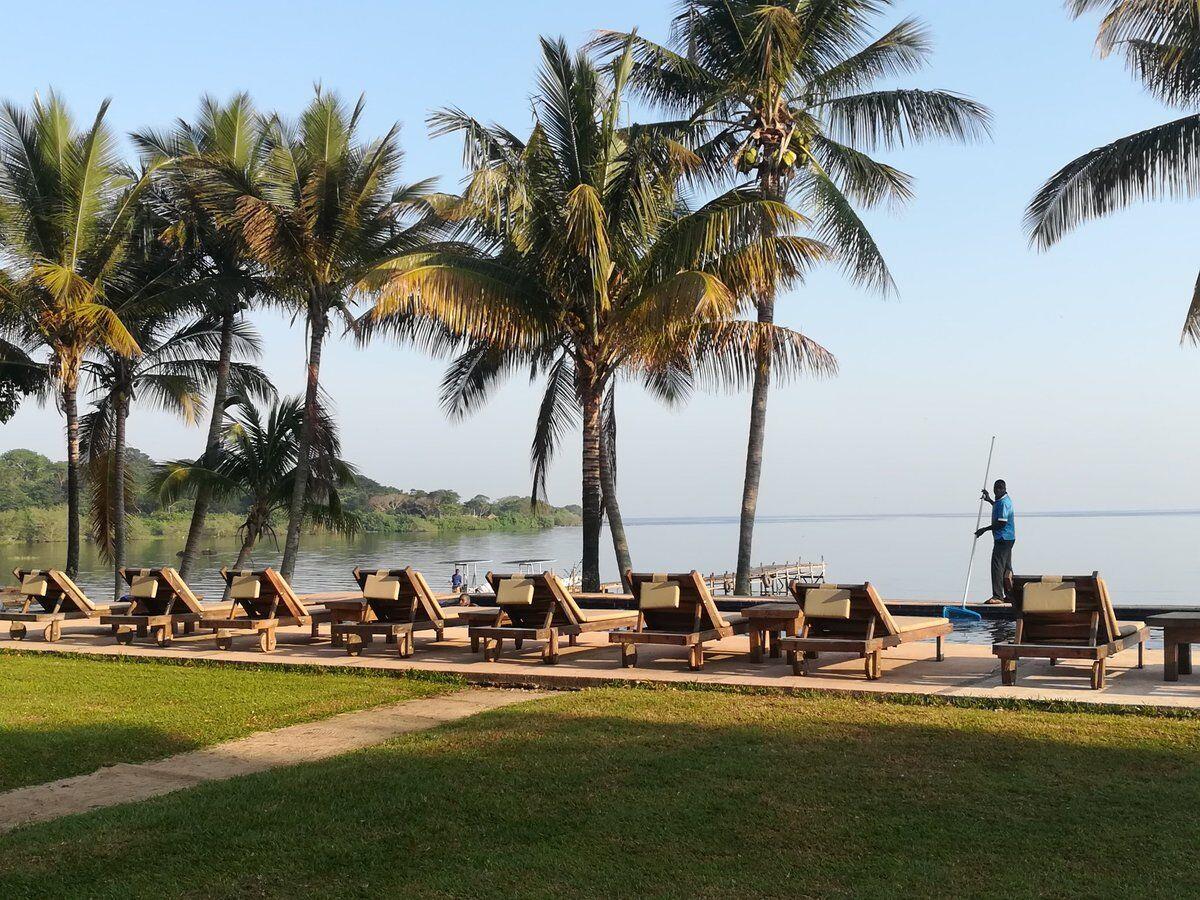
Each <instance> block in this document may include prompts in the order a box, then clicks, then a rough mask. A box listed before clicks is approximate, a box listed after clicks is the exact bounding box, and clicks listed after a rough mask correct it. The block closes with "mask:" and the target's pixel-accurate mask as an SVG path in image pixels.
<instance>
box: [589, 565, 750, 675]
mask: <svg viewBox="0 0 1200 900" xmlns="http://www.w3.org/2000/svg"><path fill="white" fill-rule="evenodd" d="M625 581H626V583H627V584H629V585H631V586H632V587H633V590H634V594H635V596H637V598H638V620H637V626H636V627H635V629H634V630H633V631H614V632H611V633H610V634H609V636H608V640H609V643H612V644H620V645H621V665H622V666H624V667H626V668H628V667H630V666H634V665H637V645H638V644H668V645H673V646H678V647H687V648H688V668H690V669H691V670H692V671H698V670H699V669H701V668H702V667H703V666H704V643H705V641H719V640H721V638H726V637H729V636H731V635H735V634H745V633H746V631H747V630H748V628H749V625H750V623H749V621H748V620H747V619H746V617H745V616H743V615H742V614H740V613H722V612H721V611H720V610H718V609H717V604H716V602H715V601H714V600H713V597H712V594H711V593H710V592H709V590H708V585H707V584H705V583H704V579H703V578H702V577H701V575H700V573H699V572H697V571H695V570H693V571H691V572H687V573H684V574H677V575H668V574H654V575H652V574H648V573H636V572H629V573H627V574H626V577H625Z"/></svg>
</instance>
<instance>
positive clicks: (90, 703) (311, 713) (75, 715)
mask: <svg viewBox="0 0 1200 900" xmlns="http://www.w3.org/2000/svg"><path fill="white" fill-rule="evenodd" d="M446 687H447V684H440V685H439V684H438V683H436V682H433V681H416V680H408V679H403V678H380V677H365V678H364V677H361V676H358V675H353V674H350V675H345V674H325V673H320V672H312V673H310V672H303V671H301V672H288V671H280V670H277V669H267V668H262V669H253V670H245V669H235V668H233V667H215V666H178V665H164V664H161V663H153V662H117V661H110V660H88V659H78V658H75V659H72V658H71V657H69V656H60V655H57V654H54V655H51V654H46V655H41V654H37V655H35V654H22V653H0V790H8V789H10V788H14V787H20V786H22V785H27V784H37V783H39V782H43V781H53V780H54V779H56V778H64V777H66V776H69V775H80V774H83V773H86V772H92V771H95V770H96V769H98V768H100V767H101V766H106V765H111V764H113V763H117V762H142V761H144V760H148V759H156V758H158V757H162V756H167V755H169V754H172V753H179V752H181V751H184V750H192V749H195V748H196V747H201V746H204V745H206V744H214V743H217V742H219V741H224V740H229V739H230V738H236V737H241V736H243V735H246V734H250V733H251V732H254V731H261V730H263V729H267V728H278V727H280V726H282V725H291V724H294V723H296V722H307V721H311V720H313V719H320V718H324V717H325V716H330V715H333V714H334V713H339V712H345V711H346V710H350V709H361V708H365V707H368V706H376V705H378V704H380V703H388V702H392V701H400V700H407V699H411V698H416V697H424V696H428V695H430V694H433V693H436V692H437V691H440V690H445V689H446ZM0 893H2V892H0Z"/></svg>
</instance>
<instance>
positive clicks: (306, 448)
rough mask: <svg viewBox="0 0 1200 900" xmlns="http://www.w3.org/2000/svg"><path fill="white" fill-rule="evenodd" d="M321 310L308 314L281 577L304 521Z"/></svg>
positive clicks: (292, 564)
mask: <svg viewBox="0 0 1200 900" xmlns="http://www.w3.org/2000/svg"><path fill="white" fill-rule="evenodd" d="M325 324H326V323H325V313H324V311H322V312H320V313H319V314H317V315H314V316H312V318H311V334H310V336H309V346H308V374H307V379H306V382H305V388H304V425H303V427H302V428H301V429H300V444H299V447H298V448H297V454H298V456H297V459H296V484H295V486H294V487H293V488H292V502H291V505H290V506H289V507H288V530H287V539H286V540H285V541H284V544H283V563H282V565H280V567H279V570H280V573H281V574H282V575H283V577H284V578H291V577H292V572H293V571H295V568H296V556H297V555H298V554H299V552H300V527H301V526H302V525H303V524H304V499H305V496H306V495H307V493H308V469H309V452H310V449H311V447H312V439H313V432H314V431H315V430H316V422H317V398H318V391H319V390H320V386H321V385H320V376H321V347H322V345H323V344H324V342H325Z"/></svg>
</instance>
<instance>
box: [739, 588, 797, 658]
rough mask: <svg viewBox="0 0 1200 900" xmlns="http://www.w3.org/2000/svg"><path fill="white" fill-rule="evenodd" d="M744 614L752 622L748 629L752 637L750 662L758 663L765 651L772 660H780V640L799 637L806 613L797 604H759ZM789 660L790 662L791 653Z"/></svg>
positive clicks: (743, 611)
mask: <svg viewBox="0 0 1200 900" xmlns="http://www.w3.org/2000/svg"><path fill="white" fill-rule="evenodd" d="M742 613H743V615H745V617H746V618H747V619H749V621H750V627H749V628H748V629H747V633H748V634H749V635H750V660H751V661H752V662H756V663H757V662H762V661H763V651H764V650H766V651H767V653H768V654H769V655H770V657H771V658H772V659H778V658H779V656H780V649H779V638H780V637H781V636H783V635H789V636H793V637H794V636H795V635H798V634H799V633H800V626H801V625H802V624H803V622H804V612H803V611H802V610H801V609H800V605H799V604H797V603H759V604H757V605H756V606H748V607H746V608H745V609H744V610H742ZM788 659H789V662H790V661H791V653H789V654H788Z"/></svg>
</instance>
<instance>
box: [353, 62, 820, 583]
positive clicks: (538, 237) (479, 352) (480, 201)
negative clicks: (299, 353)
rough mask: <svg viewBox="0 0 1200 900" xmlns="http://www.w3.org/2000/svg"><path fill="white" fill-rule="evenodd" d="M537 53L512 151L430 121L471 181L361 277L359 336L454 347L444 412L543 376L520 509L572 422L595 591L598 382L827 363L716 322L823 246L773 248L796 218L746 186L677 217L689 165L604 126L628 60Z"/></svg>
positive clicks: (606, 387)
mask: <svg viewBox="0 0 1200 900" xmlns="http://www.w3.org/2000/svg"><path fill="white" fill-rule="evenodd" d="M542 54H543V63H542V68H541V72H540V75H539V80H538V86H539V90H538V92H537V94H536V96H535V97H534V102H533V117H534V126H533V130H532V133H531V134H530V136H529V138H528V139H527V140H524V141H522V140H521V139H519V138H517V137H516V136H515V135H514V134H513V133H512V132H510V131H508V130H507V129H504V128H502V127H500V126H485V125H483V124H482V123H481V122H480V121H479V120H477V119H474V118H471V117H470V116H468V115H466V114H465V113H462V112H460V111H458V110H453V109H452V110H443V111H441V112H438V113H435V114H434V115H433V116H432V117H431V120H430V124H431V128H432V131H433V133H434V134H447V133H459V134H462V135H463V138H464V146H465V158H466V162H467V164H468V167H469V169H470V170H471V173H470V178H469V181H468V184H467V187H466V190H465V191H464V193H463V194H462V195H461V196H458V197H440V198H437V199H436V200H435V201H434V205H435V207H436V208H437V209H438V210H439V212H440V213H441V214H442V215H443V216H444V217H445V219H446V221H447V223H448V224H447V227H448V228H449V229H450V231H451V233H450V234H449V235H448V236H447V238H446V239H445V240H442V241H439V242H435V243H431V244H428V245H426V246H424V247H422V248H420V250H419V251H417V252H414V253H411V254H408V255H407V256H406V257H404V258H403V259H402V260H399V261H397V262H396V263H394V264H393V265H391V266H389V267H388V269H387V270H386V271H383V272H380V273H379V274H378V279H379V281H378V284H379V287H380V294H379V297H378V299H377V300H376V304H375V308H374V310H373V311H372V312H371V313H370V314H368V316H366V317H365V319H364V322H363V326H364V331H365V332H367V333H369V332H370V331H373V330H375V329H384V330H387V331H390V332H391V333H393V334H395V335H396V336H398V337H401V338H407V339H410V340H414V341H416V342H418V343H420V344H422V345H425V346H433V347H442V348H453V349H456V350H459V351H461V352H459V355H458V357H457V358H456V359H455V361H454V362H453V364H452V365H451V366H450V368H449V370H448V371H447V373H446V376H445V379H444V381H443V396H442V399H443V405H444V407H445V408H446V410H447V411H448V412H449V413H450V414H451V415H452V416H461V415H463V414H465V413H466V412H468V411H470V410H472V409H474V408H475V407H476V406H477V405H478V404H479V403H480V402H481V401H483V400H484V399H485V398H486V397H487V396H488V394H489V393H490V391H491V389H492V388H494V387H495V386H496V385H497V384H498V383H499V381H500V380H501V379H502V378H503V377H504V376H505V375H507V374H509V373H511V372H512V371H514V370H516V369H519V368H526V369H528V370H529V371H530V372H531V374H532V375H533V376H534V377H535V378H544V380H545V384H546V388H545V393H544V395H543V400H542V402H541V405H540V409H539V411H538V417H537V426H536V433H535V438H534V443H533V449H532V462H533V482H534V487H533V499H534V501H535V502H537V501H538V500H539V499H540V498H541V496H542V495H543V494H544V487H545V476H546V470H547V467H548V464H549V462H550V459H551V457H552V454H553V452H554V449H555V447H556V446H557V444H558V443H559V441H560V440H561V439H562V437H563V436H564V435H565V434H566V433H568V432H570V431H571V430H572V429H573V427H574V426H575V425H576V424H578V425H579V426H581V430H582V438H583V448H582V449H583V466H582V495H583V498H582V503H583V587H584V590H590V591H594V590H597V589H598V587H599V582H600V570H599V542H600V530H601V509H602V487H601V484H602V478H601V468H602V467H601V445H602V436H603V431H604V429H603V422H604V406H605V400H606V397H607V396H608V394H609V391H610V390H611V387H612V385H613V382H614V378H615V376H616V375H617V374H618V373H620V372H625V373H628V374H630V375H633V376H636V377H639V378H640V379H641V380H642V381H643V383H645V384H646V385H647V387H649V388H650V389H651V390H652V391H654V392H655V393H656V394H657V395H659V396H661V397H664V398H667V399H675V398H679V397H681V396H682V395H684V394H685V393H686V392H687V390H688V389H689V388H690V386H691V385H692V384H693V383H694V382H695V381H696V380H697V379H699V380H705V379H708V378H711V377H712V376H713V375H714V374H728V375H730V376H733V375H736V373H738V372H740V371H744V368H745V367H744V360H745V352H746V350H747V348H748V347H751V346H753V345H754V343H755V342H756V341H757V340H758V339H759V337H760V336H765V337H769V338H770V340H771V343H772V346H773V347H774V348H775V350H776V352H777V358H778V359H779V360H780V361H781V362H786V363H788V364H789V365H790V367H791V368H802V367H805V366H812V367H821V366H824V365H827V364H828V355H827V354H826V353H825V352H824V351H823V350H821V348H819V347H817V346H816V345H814V344H813V343H812V342H810V341H809V340H808V339H807V338H805V337H804V336H803V335H800V334H797V333H795V332H791V331H787V330H786V329H782V328H776V327H774V326H772V325H764V326H756V325H754V324H753V323H744V322H736V321H734V320H733V317H734V315H735V313H736V309H737V296H738V293H739V292H740V291H742V290H748V289H750V286H751V285H756V284H757V285H762V284H765V283H766V282H767V281H774V280H776V279H787V278H791V277H795V276H796V275H797V274H798V273H799V272H800V271H801V270H803V269H804V268H805V267H806V266H807V265H808V264H809V263H810V262H811V261H813V260H814V259H816V258H819V257H821V256H822V255H823V253H824V247H823V246H822V245H821V244H819V243H818V242H816V241H811V240H806V239H803V238H798V237H794V236H779V235H778V234H777V233H778V232H779V231H780V230H781V229H784V228H786V227H788V226H790V225H791V224H793V223H794V222H795V220H796V217H795V216H794V215H793V214H792V213H791V212H790V211H789V210H788V209H787V207H786V206H784V205H783V204H780V203H778V202H776V201H773V200H768V199H765V198H763V197H762V196H761V195H760V193H759V192H758V191H756V190H753V189H737V190H733V191H730V192H728V193H726V194H723V195H721V196H719V197H717V198H715V199H713V200H711V201H710V202H708V203H706V204H704V205H703V206H701V207H700V208H698V209H695V210H692V209H689V208H688V206H687V204H686V202H685V200H686V198H685V197H684V196H682V195H681V193H680V190H679V189H680V182H681V178H682V175H683V174H684V173H685V172H686V171H687V170H688V169H689V167H694V166H696V165H698V164H699V160H698V159H696V157H695V156H694V155H693V154H691V153H689V152H688V151H687V150H685V149H684V148H683V147H682V146H681V145H680V144H678V143H677V142H675V141H673V140H671V139H670V137H669V135H668V134H666V133H665V132H664V131H663V130H659V129H653V128H645V127H642V126H638V125H632V126H628V127H622V126H621V125H620V122H619V118H620V115H621V112H622V107H623V104H624V102H625V100H626V97H625V88H626V85H627V82H628V75H629V72H630V68H631V65H632V58H631V57H630V56H629V54H625V55H623V56H622V57H620V58H619V59H617V60H616V61H615V62H614V63H613V65H612V66H611V67H610V68H608V69H606V70H604V71H601V70H599V69H597V67H596V66H595V64H594V63H593V61H592V60H591V59H590V58H589V57H588V56H587V55H586V54H582V53H581V54H578V55H576V56H572V55H571V54H570V53H569V52H568V50H567V48H566V46H565V45H564V44H563V42H562V41H561V40H559V41H550V40H546V39H543V40H542ZM613 511H615V506H614V509H613Z"/></svg>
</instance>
